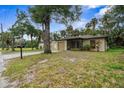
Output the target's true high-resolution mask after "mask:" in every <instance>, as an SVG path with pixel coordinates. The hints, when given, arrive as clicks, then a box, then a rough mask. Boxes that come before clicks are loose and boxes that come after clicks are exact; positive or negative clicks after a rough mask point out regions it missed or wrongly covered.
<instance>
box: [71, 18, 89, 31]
mask: <svg viewBox="0 0 124 93" xmlns="http://www.w3.org/2000/svg"><path fill="white" fill-rule="evenodd" d="M87 22H88V20H86V19H81V20H80V21H77V22H74V23H73V24H72V26H73V28H74V29H76V28H84V27H85V25H86V23H87Z"/></svg>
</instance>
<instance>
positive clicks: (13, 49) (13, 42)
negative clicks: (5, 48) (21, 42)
mask: <svg viewBox="0 0 124 93" xmlns="http://www.w3.org/2000/svg"><path fill="white" fill-rule="evenodd" d="M14 44H15V39H14V36H13V38H12V51H15V48H14Z"/></svg>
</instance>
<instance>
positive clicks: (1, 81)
mask: <svg viewBox="0 0 124 93" xmlns="http://www.w3.org/2000/svg"><path fill="white" fill-rule="evenodd" d="M40 53H43V51H33V52H24V53H23V56H29V55H35V54H40ZM16 57H20V53H19V52H17V53H9V54H1V52H0V88H3V87H8V85H9V83H8V80H7V78H6V77H2V76H1V75H2V72H3V71H4V70H5V64H6V63H7V60H9V59H12V58H16Z"/></svg>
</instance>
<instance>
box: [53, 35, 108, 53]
mask: <svg viewBox="0 0 124 93" xmlns="http://www.w3.org/2000/svg"><path fill="white" fill-rule="evenodd" d="M86 47H87V48H89V50H90V51H106V50H107V37H106V36H100V35H99V36H92V35H84V36H75V37H67V38H63V39H61V40H58V41H51V50H52V51H57V52H59V51H64V50H74V49H78V50H81V49H83V48H86Z"/></svg>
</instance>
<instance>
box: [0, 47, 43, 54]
mask: <svg viewBox="0 0 124 93" xmlns="http://www.w3.org/2000/svg"><path fill="white" fill-rule="evenodd" d="M39 50H40V51H41V49H33V50H32V48H23V51H24V52H29V51H39ZM0 51H1V52H2V53H3V54H6V53H14V52H19V51H20V48H15V51H12V50H11V49H9V50H6V49H4V50H2V49H1V48H0Z"/></svg>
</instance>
